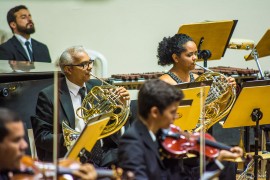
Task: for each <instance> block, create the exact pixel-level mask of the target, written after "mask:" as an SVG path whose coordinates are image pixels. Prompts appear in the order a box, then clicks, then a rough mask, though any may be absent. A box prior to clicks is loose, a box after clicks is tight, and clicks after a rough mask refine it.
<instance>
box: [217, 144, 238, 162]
mask: <svg viewBox="0 0 270 180" xmlns="http://www.w3.org/2000/svg"><path fill="white" fill-rule="evenodd" d="M242 156H243V149H242V148H240V147H238V146H235V147H232V148H231V149H230V151H227V150H221V151H220V153H219V156H218V158H217V159H218V160H220V161H222V160H224V159H236V158H239V157H242Z"/></svg>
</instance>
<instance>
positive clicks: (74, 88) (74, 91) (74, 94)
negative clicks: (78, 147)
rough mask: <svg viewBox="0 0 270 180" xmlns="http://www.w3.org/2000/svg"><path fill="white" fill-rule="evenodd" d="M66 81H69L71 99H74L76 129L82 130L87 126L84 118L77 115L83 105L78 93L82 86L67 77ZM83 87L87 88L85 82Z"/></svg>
mask: <svg viewBox="0 0 270 180" xmlns="http://www.w3.org/2000/svg"><path fill="white" fill-rule="evenodd" d="M66 82H67V87H68V90H69V93H70V97H71V101H72V105H73V109H74V113H75V130H76V131H77V132H81V131H82V130H83V128H84V126H85V123H84V121H83V119H81V118H79V117H78V116H77V113H76V111H77V109H78V108H79V107H81V105H82V103H81V102H82V99H81V95H80V94H79V93H78V92H79V90H80V88H81V87H80V86H78V85H76V84H74V83H72V82H70V81H69V80H68V79H67V78H66ZM83 87H85V88H86V86H85V84H84V85H83ZM79 113H80V112H79Z"/></svg>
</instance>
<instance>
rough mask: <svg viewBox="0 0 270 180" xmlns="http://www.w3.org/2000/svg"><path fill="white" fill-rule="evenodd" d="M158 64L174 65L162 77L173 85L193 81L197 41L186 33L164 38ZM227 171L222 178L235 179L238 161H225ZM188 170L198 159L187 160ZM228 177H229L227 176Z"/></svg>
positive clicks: (234, 83)
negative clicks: (229, 176)
mask: <svg viewBox="0 0 270 180" xmlns="http://www.w3.org/2000/svg"><path fill="white" fill-rule="evenodd" d="M157 53H158V54H157V58H158V64H159V65H161V66H166V65H172V68H171V69H170V70H169V71H168V72H167V73H165V74H164V75H162V76H161V77H160V79H161V80H163V81H165V82H167V83H168V84H171V85H177V84H180V83H183V82H193V81H194V80H195V79H196V78H197V77H198V75H197V74H193V73H192V72H191V71H192V70H194V69H195V65H196V64H195V63H196V61H197V59H198V49H197V45H196V44H195V42H194V41H193V40H192V38H191V37H189V36H188V35H186V34H175V35H174V36H173V37H168V38H166V37H165V38H163V40H162V41H161V42H160V43H159V46H158V50H157ZM227 81H228V82H229V84H231V85H232V86H234V87H236V82H235V79H234V78H233V77H227ZM224 163H225V164H228V165H226V168H225V169H226V171H223V172H222V174H221V176H220V179H222V177H223V176H226V177H228V175H231V176H232V177H231V179H232V178H233V179H235V176H236V163H230V162H224ZM184 164H185V165H187V168H186V169H187V170H190V169H191V168H190V167H194V166H198V165H196V164H198V159H197V160H196V159H192V160H185V161H184ZM226 172H229V173H226ZM225 179H227V178H225Z"/></svg>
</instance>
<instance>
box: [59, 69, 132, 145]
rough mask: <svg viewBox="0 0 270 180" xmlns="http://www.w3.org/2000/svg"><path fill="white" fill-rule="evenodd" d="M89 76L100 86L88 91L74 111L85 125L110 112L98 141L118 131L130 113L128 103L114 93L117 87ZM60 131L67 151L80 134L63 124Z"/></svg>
mask: <svg viewBox="0 0 270 180" xmlns="http://www.w3.org/2000/svg"><path fill="white" fill-rule="evenodd" d="M90 75H91V76H93V77H95V78H96V79H98V80H100V81H101V82H102V85H101V86H95V87H93V88H92V89H91V90H90V91H89V93H88V94H87V95H86V96H85V98H84V100H83V102H82V106H81V107H79V108H78V109H77V110H76V114H77V116H78V117H80V118H82V119H83V120H84V122H85V124H87V123H88V122H89V121H90V120H91V118H92V117H95V116H97V115H99V114H103V113H109V112H112V116H111V117H110V120H109V123H108V124H107V125H106V127H105V128H104V130H103V131H102V133H101V135H100V137H99V139H102V138H105V137H107V136H110V135H111V134H114V133H115V132H117V131H119V130H120V129H121V128H122V126H123V125H124V124H125V123H126V121H127V118H128V115H129V112H130V108H129V104H130V101H129V100H123V98H122V97H121V96H119V95H117V94H115V91H116V89H117V88H118V87H117V86H113V85H111V84H109V83H107V82H105V81H104V80H102V79H100V78H98V77H96V76H94V75H93V74H92V73H90ZM62 130H63V135H64V144H65V146H66V147H67V149H68V150H69V149H70V147H71V146H72V145H73V144H74V143H75V142H76V140H77V138H78V137H79V135H80V132H77V131H75V130H73V129H72V128H70V127H69V126H68V125H67V124H66V123H65V122H63V123H62Z"/></svg>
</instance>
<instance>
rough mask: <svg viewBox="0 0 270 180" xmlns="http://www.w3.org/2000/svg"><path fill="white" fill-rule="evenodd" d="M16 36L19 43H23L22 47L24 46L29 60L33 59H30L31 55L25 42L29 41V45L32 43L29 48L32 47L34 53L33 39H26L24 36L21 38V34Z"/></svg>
mask: <svg viewBox="0 0 270 180" xmlns="http://www.w3.org/2000/svg"><path fill="white" fill-rule="evenodd" d="M14 35H15V37H16V38H17V39H18V41H19V42H20V43H21V45H22V47H23V49H24V51H25V52H26V54H27V56H28V58H29V59H31V58H30V55H29V53H28V50H27V47H26V45H25V42H26V41H29V43H30V46H29V47H30V50H31V51H32V52H33V49H32V39H31V38H29V39H25V38H24V37H23V36H21V35H19V34H14Z"/></svg>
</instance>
